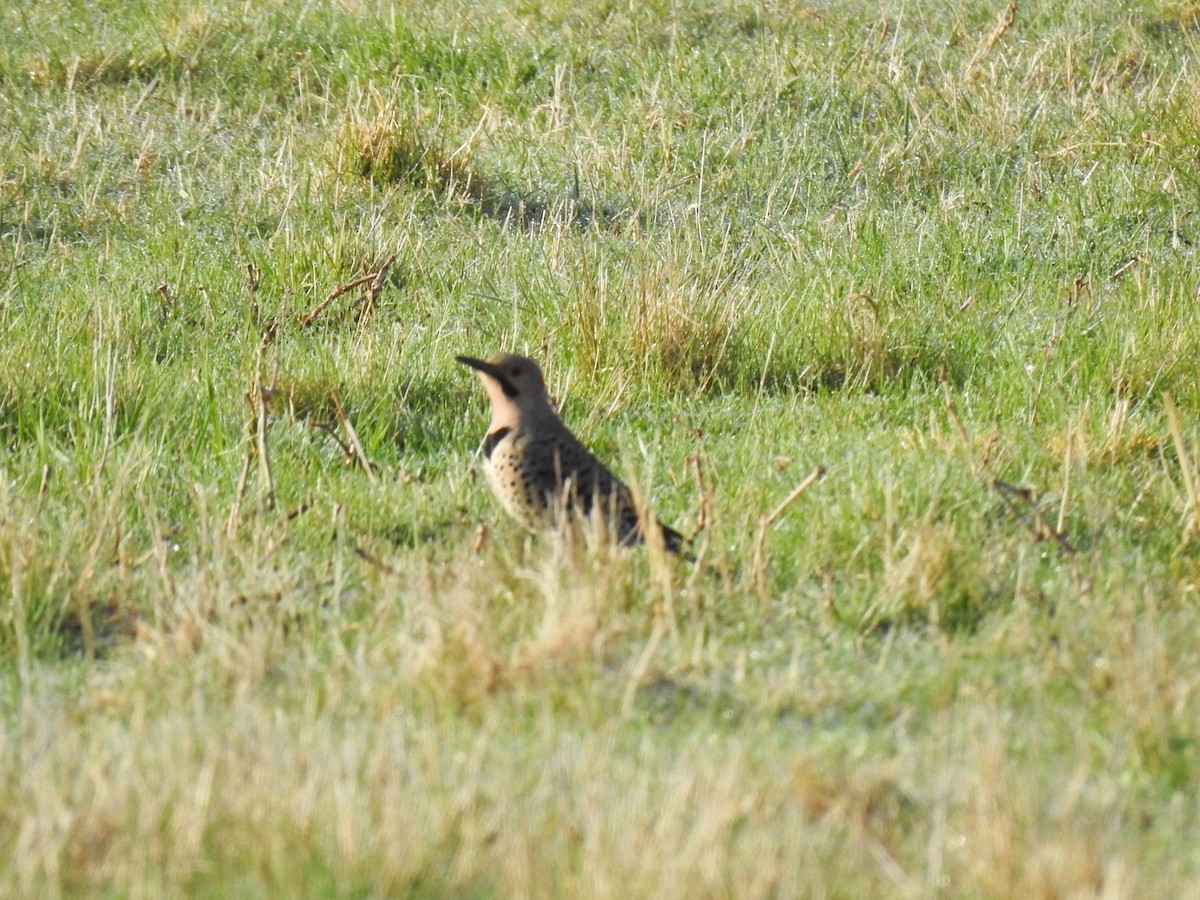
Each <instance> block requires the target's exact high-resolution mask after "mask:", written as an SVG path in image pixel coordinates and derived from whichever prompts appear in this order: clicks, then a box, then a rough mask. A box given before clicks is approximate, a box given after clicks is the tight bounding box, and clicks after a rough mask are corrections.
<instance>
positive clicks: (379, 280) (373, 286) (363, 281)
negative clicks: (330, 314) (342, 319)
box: [300, 253, 396, 328]
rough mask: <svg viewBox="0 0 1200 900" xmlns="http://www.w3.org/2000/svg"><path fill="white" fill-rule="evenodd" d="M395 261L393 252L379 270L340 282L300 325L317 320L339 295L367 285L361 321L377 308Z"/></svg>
mask: <svg viewBox="0 0 1200 900" xmlns="http://www.w3.org/2000/svg"><path fill="white" fill-rule="evenodd" d="M395 261H396V254H395V253H393V254H391V255H390V256H389V257H388V258H387V259H385V260H384V261H383V265H382V266H380V267H379V269H378V271H375V272H368V273H367V274H366V275H363V276H362V277H360V278H355V279H354V280H353V281H347V282H346V283H345V284H339V285H338V286H337V287H335V288H334V289H333V290H332V291H330V292H329V293H328V294H327V295H326V297H325V299H324V300H322V301H321V302H320V303H318V304H317V305H316V306H314V307H313V308H312V309H310V310H309V311H308V312H306V313H305V314H304V315H302V316H301V317H300V325H301V326H302V327H304V328H307V327H308V326H309V325H311V324H312V323H313V322H314V321H315V320H316V318H317V317H318V316H319V315H321V313H323V312H325V310H326V309H327V308H328V307H329V304H330V303H332V302H333V301H334V300H336V299H337V298H338V297H340V296H342V295H343V294H345V293H348V292H349V291H352V290H354V289H355V288H359V287H362V286H363V285H366V286H367V297H366V302H365V304H364V306H363V310H362V311H361V312H360V313H359V316H358V319H359V321H360V322H361V321H362V319H363V318H364V317H365V316H366V315H368V314H369V313H370V311H371V310H373V309H374V308H375V301H376V300H377V299H378V298H379V293H380V291H382V290H383V282H384V280H385V279H386V278H387V273H388V270H390V269H391V268H392V264H393V263H395Z"/></svg>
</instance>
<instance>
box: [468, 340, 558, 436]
mask: <svg viewBox="0 0 1200 900" xmlns="http://www.w3.org/2000/svg"><path fill="white" fill-rule="evenodd" d="M458 361H459V362H460V363H462V364H463V365H467V366H470V367H471V368H472V369H474V370H475V371H476V372H478V374H479V380H480V381H481V382H483V389H484V390H485V391H487V395H488V399H490V400H491V401H492V425H491V428H490V429H489V431H495V430H496V429H497V428H514V427H516V426H517V425H519V424H520V423H521V422H522V421H523V420H527V419H530V418H541V417H544V416H546V415H550V416H555V417H556V415H557V414H556V413H555V412H554V407H553V405H552V404H551V403H550V396H549V395H548V394H547V393H546V379H545V378H544V377H543V376H542V370H541V368H540V367H539V366H538V364H537V363H535V362H534V361H533V360H532V359H528V358H527V357H524V356H516V355H515V354H512V353H500V354H497V355H496V356H493V357H492V358H491V359H489V360H482V359H476V358H475V357H473V356H459V357H458Z"/></svg>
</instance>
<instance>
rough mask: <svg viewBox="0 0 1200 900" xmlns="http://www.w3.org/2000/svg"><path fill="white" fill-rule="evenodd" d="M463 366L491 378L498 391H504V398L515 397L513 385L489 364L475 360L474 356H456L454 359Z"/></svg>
mask: <svg viewBox="0 0 1200 900" xmlns="http://www.w3.org/2000/svg"><path fill="white" fill-rule="evenodd" d="M454 358H455V359H457V360H458V361H459V362H460V363H462V364H463V365H464V366H470V367H471V368H472V369H475V370H477V371H479V372H482V373H483V374H484V375H486V376H488V377H489V378H492V379H494V380H495V381H496V383H497V384H499V385H500V390H502V391H504V396H505V397H515V396H517V389H516V388H515V387H513V383H512V382H511V381H509V380H508V379H507V378H505V377H504V374H503V373H502V372H501V371H500V370H499V369H498V368H496V367H495V366H493V365H492V364H491V363H490V362H487V361H486V360H482V359H476V358H475V357H474V356H456V357H454Z"/></svg>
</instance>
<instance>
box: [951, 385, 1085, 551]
mask: <svg viewBox="0 0 1200 900" xmlns="http://www.w3.org/2000/svg"><path fill="white" fill-rule="evenodd" d="M942 390H943V391H944V392H945V395H946V415H947V417H948V418H949V419H950V422H951V424H952V425H953V426H954V429H955V431H957V432H958V437H959V440H961V441H962V445H963V449H965V450H966V451H967V453H968V455H969V456H970V458H971V472H972V474H974V475H975V477H976V478H978V479H979V480H980V481H982V482H983V483H984V484H986V485H987V486H988V487H990V488H992V490H994V491H996V492H997V493H998V494H999V495H1000V497H1001V498H1002V499H1003V500H1004V502H1005V505H1007V506H1008V508H1009V509H1010V510H1011V511H1012V512H1013V513H1014V514H1016V516H1017V517H1018V518H1019V519H1020V520H1021V521H1022V522H1024V523H1025V526H1026V527H1027V528H1029V530H1030V531H1031V532H1032V533H1033V536H1034V537H1035V538H1036V539H1038V540H1047V539H1049V540H1053V541H1054V542H1055V543H1057V544H1058V546H1059V547H1060V548H1061V549H1062V550H1063V552H1065V553H1068V554H1070V553H1074V552H1075V547H1074V546H1073V545H1072V544H1071V542H1070V541H1069V540H1068V539H1067V536H1066V533H1065V532H1064V531H1063V530H1062V520H1063V516H1064V514H1065V510H1066V503H1067V493H1066V490H1064V491H1063V499H1062V506H1061V507H1060V508H1059V525H1058V527H1057V528H1056V527H1055V526H1054V525H1053V524H1052V523H1051V522H1050V520H1049V519H1048V518H1047V517H1046V514H1045V513H1044V512H1042V510H1041V508H1040V507H1039V506H1038V505H1037V498H1036V497H1035V496H1034V492H1033V489H1032V488H1028V487H1018V486H1017V485H1015V484H1012V483H1011V482H1008V481H1004V480H1003V479H1000V478H997V477H996V476H995V475H993V474H992V472H991V467H990V462H991V455H992V449H993V448H994V447H995V446H996V442H997V441H998V440H999V435H995V434H993V435H992V437H991V438H990V439H989V440H988V443H987V447H986V449H985V450H984V454H983V457H982V458H981V459H978V460H977V459H976V458H975V453H974V451H973V449H972V445H971V438H970V436H969V435H968V434H967V429H966V428H964V427H963V423H962V420H961V419H960V418H959V417H958V411H957V410H956V409H955V408H954V398H953V397H952V396H951V394H950V386H949V385H948V384H946V382H945V381H943V382H942ZM1068 453H1069V451H1068ZM1064 465H1066V463H1064ZM1018 500H1020V501H1021V503H1018V502H1017V501H1018ZM1022 504H1023V505H1022ZM1026 510H1028V513H1029V514H1028V515H1026Z"/></svg>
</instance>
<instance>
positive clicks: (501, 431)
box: [483, 428, 512, 459]
mask: <svg viewBox="0 0 1200 900" xmlns="http://www.w3.org/2000/svg"><path fill="white" fill-rule="evenodd" d="M510 431H512V429H511V428H497V429H496V430H495V431H493V432H492V433H491V434H489V435H488V436H487V437H485V438H484V439H483V455H484V456H485V457H487V458H488V459H491V458H492V451H493V450H495V449H496V445H497V444H499V443H500V442H501V441H502V440H504V438H505V437H507V436H508V433H509V432H510Z"/></svg>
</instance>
